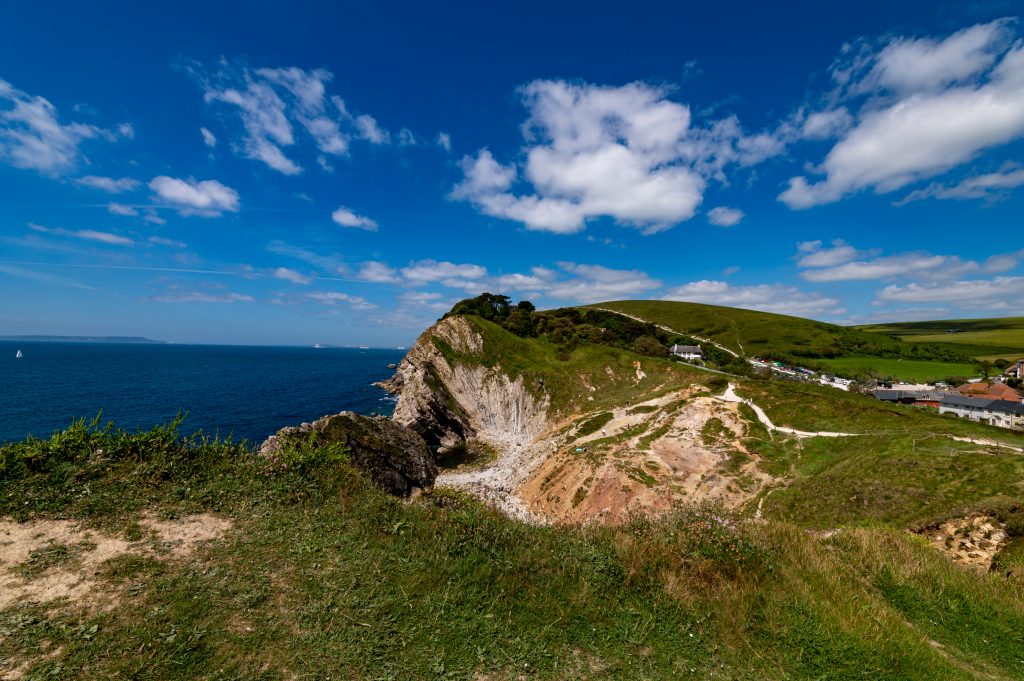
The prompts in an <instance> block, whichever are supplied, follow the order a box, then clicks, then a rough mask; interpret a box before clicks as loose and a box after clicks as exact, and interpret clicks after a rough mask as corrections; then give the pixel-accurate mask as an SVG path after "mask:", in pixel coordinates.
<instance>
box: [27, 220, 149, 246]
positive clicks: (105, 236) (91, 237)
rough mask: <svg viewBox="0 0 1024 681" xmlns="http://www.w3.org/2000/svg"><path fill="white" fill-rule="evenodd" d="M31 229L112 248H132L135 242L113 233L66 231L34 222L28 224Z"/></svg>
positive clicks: (85, 230)
mask: <svg viewBox="0 0 1024 681" xmlns="http://www.w3.org/2000/svg"><path fill="white" fill-rule="evenodd" d="M28 227H29V229H31V230H32V231H35V232H42V233H44V234H57V235H60V236H70V237H74V238H76V239H85V240H86V241H98V242H100V243H104V244H110V245H112V246H132V245H134V243H135V242H134V241H132V240H131V239H129V238H128V237H126V236H121V235H120V234H113V233H111V232H100V231H97V230H94V229H64V228H63V227H44V226H43V225H37V224H35V223H34V222H30V223H28Z"/></svg>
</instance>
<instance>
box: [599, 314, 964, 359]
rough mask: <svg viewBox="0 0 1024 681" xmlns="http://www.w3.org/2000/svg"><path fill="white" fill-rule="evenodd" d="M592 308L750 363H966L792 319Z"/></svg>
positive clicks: (957, 354)
mask: <svg viewBox="0 0 1024 681" xmlns="http://www.w3.org/2000/svg"><path fill="white" fill-rule="evenodd" d="M588 307H596V308H603V309H607V310H616V311H618V312H624V313H626V314H629V315H632V316H634V317H638V318H640V319H644V320H646V321H650V322H653V323H655V324H662V325H665V326H668V327H671V328H673V329H675V330H677V331H679V332H682V333H688V334H693V335H697V336H703V337H705V338H709V339H711V340H713V341H715V342H717V343H720V344H722V345H724V346H725V347H727V348H730V349H731V350H733V351H735V352H738V353H740V354H742V355H745V356H747V357H754V356H792V357H802V358H812V359H813V358H834V357H886V358H906V359H919V360H937V361H953V362H956V361H965V360H966V359H967V358H966V356H965V355H964V353H963V352H961V351H960V350H959V349H956V348H952V349H951V348H947V347H941V346H934V345H932V344H929V343H922V344H919V345H918V344H909V343H903V342H902V341H900V339H898V338H893V337H891V336H888V335H885V334H876V333H869V332H867V331H865V330H863V329H860V328H856V327H848V326H839V325H837V324H828V323H826V322H819V321H814V320H811V319H802V318H800V317H790V316H787V315H780V314H773V313H770V312H758V311H756V310H744V309H740V308H732V307H721V306H718V305H703V304H700V303H680V302H669V301H660V300H619V301H612V302H607V303H597V304H595V305H591V306H588Z"/></svg>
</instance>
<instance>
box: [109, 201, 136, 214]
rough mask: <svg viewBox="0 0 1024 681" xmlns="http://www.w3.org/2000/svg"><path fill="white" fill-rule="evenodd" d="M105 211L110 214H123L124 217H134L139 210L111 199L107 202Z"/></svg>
mask: <svg viewBox="0 0 1024 681" xmlns="http://www.w3.org/2000/svg"><path fill="white" fill-rule="evenodd" d="M107 212H108V213H110V214H111V215H123V216H125V217H136V216H137V215H138V214H139V211H137V210H135V209H134V208H132V207H131V206H126V205H124V204H123V203H116V202H114V201H111V202H110V203H109V204H107Z"/></svg>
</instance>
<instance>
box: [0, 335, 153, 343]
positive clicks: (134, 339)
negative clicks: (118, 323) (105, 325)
mask: <svg viewBox="0 0 1024 681" xmlns="http://www.w3.org/2000/svg"><path fill="white" fill-rule="evenodd" d="M0 341H24V342H26V343H28V342H31V343H39V342H43V343H140V344H157V345H167V344H168V343H167V341H159V340H152V339H151V338H144V337H143V336H0Z"/></svg>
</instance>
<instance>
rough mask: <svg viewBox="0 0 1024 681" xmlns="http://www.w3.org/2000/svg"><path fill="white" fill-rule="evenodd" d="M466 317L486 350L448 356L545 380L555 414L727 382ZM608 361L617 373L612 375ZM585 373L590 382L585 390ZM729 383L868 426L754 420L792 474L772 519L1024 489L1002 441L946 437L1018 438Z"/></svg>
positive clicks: (934, 509) (921, 509) (823, 394)
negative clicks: (844, 435) (777, 428)
mask: <svg viewBox="0 0 1024 681" xmlns="http://www.w3.org/2000/svg"><path fill="white" fill-rule="evenodd" d="M470 322H471V323H472V324H474V325H475V327H476V328H477V329H478V330H479V331H481V332H482V333H483V334H484V338H485V341H484V348H485V355H484V357H483V358H482V359H481V358H475V357H474V358H471V357H466V356H457V355H454V354H453V355H451V358H452V359H454V360H456V361H473V362H480V361H482V362H483V363H484V364H488V365H495V364H500V365H501V367H502V370H503V371H506V372H508V373H509V374H510V375H512V376H516V375H520V374H522V375H523V376H524V378H525V379H526V380H525V383H526V384H527V385H536V384H537V383H538V381H539V379H541V378H543V380H544V384H545V389H546V390H548V391H549V392H550V394H551V395H552V403H553V407H554V408H555V411H556V412H558V413H560V414H562V415H575V416H579V415H581V414H587V415H588V416H585V417H583V418H589V416H590V415H594V414H602V413H606V410H607V409H609V408H613V407H618V406H621V405H623V404H624V403H625V402H626V401H627V400H631V401H633V402H638V401H642V400H643V399H647V398H649V397H652V396H653V394H656V393H660V392H664V391H667V390H672V389H678V388H681V387H684V386H686V385H691V384H694V383H702V384H712V385H713V386H714V389H715V390H720V389H722V388H724V382H725V380H724V379H723V377H721V376H719V375H716V374H712V373H709V372H704V371H699V370H697V369H694V368H692V367H689V366H688V365H685V364H679V363H676V362H669V361H665V360H656V359H653V358H649V357H640V356H638V355H635V354H633V353H630V352H621V351H617V350H613V349H611V348H607V347H603V346H582V347H580V348H577V349H576V350H574V351H572V352H571V353H568V354H566V355H562V356H560V354H559V350H558V348H556V347H555V346H553V345H552V344H550V343H549V342H548V341H547V340H545V339H539V340H538V339H524V338H520V337H518V336H515V335H513V334H511V333H509V332H507V331H505V330H504V329H502V328H501V327H499V326H497V325H495V324H491V323H490V322H487V321H484V320H481V319H478V318H470ZM634 361H640V362H641V364H642V366H643V369H644V371H645V372H646V373H647V375H648V378H647V379H645V380H644V382H643V383H641V384H640V385H637V384H636V383H635V382H634V381H633V380H632V378H633V376H634V369H633V362H634ZM605 367H608V368H611V369H612V370H613V372H614V373H615V375H616V376H617V379H616V380H610V379H609V377H608V375H607V373H606V371H605ZM583 379H585V381H586V383H587V384H589V385H592V386H594V387H595V388H597V390H596V391H595V392H593V393H590V392H589V391H587V390H585V389H583V388H582V387H581V386H582V381H583ZM733 380H734V382H735V383H736V384H737V385H738V386H739V390H740V393H741V394H742V395H743V396H745V397H750V398H752V399H753V400H754V401H755V402H756V403H757V404H758V405H760V406H762V408H764V409H765V410H766V412H767V413H768V415H769V417H770V418H771V419H772V420H773V421H774V422H775V423H776V424H777V425H786V426H791V427H795V428H798V429H801V430H807V431H841V432H852V433H865V434H867V435H866V436H865V437H857V438H850V439H842V440H834V439H813V440H808V441H796V440H793V439H792V438H785V437H774V438H773V437H769V436H768V434H767V433H766V432H764V431H763V428H760V427H759V425H755V424H754V423H752V424H751V426H750V432H751V438H752V441H751V442H750V443H749V446H750V447H751V448H752V449H753V450H754V451H757V452H759V453H760V454H761V455H762V457H763V458H764V459H766V460H767V461H768V466H769V468H770V472H771V473H772V474H774V475H776V476H780V477H784V478H786V479H787V485H788V488H787V489H785V490H777V491H776V492H773V493H772V494H771V495H769V497H768V498H767V500H766V501H765V503H764V506H763V511H764V513H766V514H768V515H770V516H773V517H776V518H779V519H784V520H787V521H792V522H796V523H799V524H801V525H805V526H811V527H819V528H827V527H834V526H836V525H838V524H842V523H848V522H853V521H856V520H863V519H871V520H877V521H881V522H886V523H890V524H892V525H893V526H894V527H906V526H907V525H910V524H912V523H914V522H920V521H922V520H924V519H926V518H929V517H931V516H933V515H936V514H941V513H942V511H943V510H946V509H952V508H960V507H963V506H971V505H975V506H977V505H982V504H984V503H986V502H987V501H988V500H990V499H993V498H996V497H1003V496H1011V497H1019V496H1021V494H1022V492H1024V490H1022V487H1021V482H1020V481H1021V480H1024V457H1022V456H1019V455H1014V456H1010V455H1008V454H1007V453H1006V450H1004V451H1003V453H1002V454H999V455H997V456H993V455H992V453H997V452H995V450H993V451H992V452H990V451H989V450H988V449H987V448H984V447H979V446H977V445H973V444H970V443H964V442H957V441H954V440H952V439H950V438H949V437H946V436H947V435H956V436H961V437H972V438H984V439H992V440H995V441H999V442H1005V443H1006V444H1008V445H1012V446H1017V447H1024V435H1021V434H1017V433H1013V432H1009V431H1006V430H1003V429H999V428H993V427H990V426H985V425H981V424H978V423H974V422H971V421H965V420H960V419H955V418H951V417H945V416H939V415H938V414H936V413H934V412H930V411H926V410H922V409H918V408H914V407H909V406H903V405H893V404H887V403H884V402H879V401H878V400H875V399H873V398H871V397H867V396H864V395H859V394H853V393H846V392H843V391H839V390H835V389H833V388H827V387H823V386H818V385H813V384H798V383H792V382H789V381H764V380H748V379H738V378H736V379H733ZM588 396H591V397H593V398H594V400H593V401H591V400H588V399H587V397H588ZM851 499H854V501H850V500H851Z"/></svg>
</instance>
